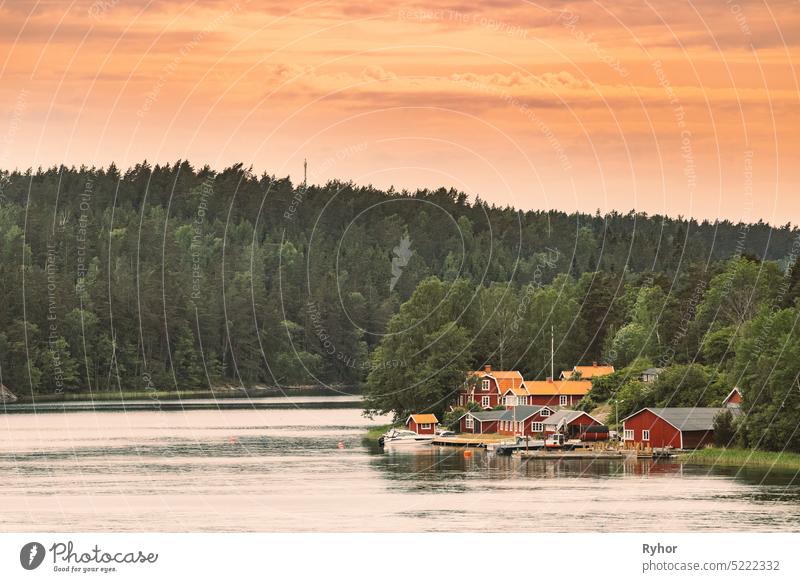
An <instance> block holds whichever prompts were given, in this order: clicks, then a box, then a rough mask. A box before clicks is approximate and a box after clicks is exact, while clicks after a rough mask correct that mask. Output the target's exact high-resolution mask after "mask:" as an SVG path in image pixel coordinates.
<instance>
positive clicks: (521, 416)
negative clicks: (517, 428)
mask: <svg viewBox="0 0 800 582" xmlns="http://www.w3.org/2000/svg"><path fill="white" fill-rule="evenodd" d="M543 408H548V409H549V408H550V407H549V406H515V407H514V408H512V409H511V410H506V411H504V412H505V414H504V415H503V417H502V418H501V419H500V420H516V421H521V420H525V419H526V418H530V417H531V416H533V415H534V414H536V413H537V412H539V411H541V410H542V409H543Z"/></svg>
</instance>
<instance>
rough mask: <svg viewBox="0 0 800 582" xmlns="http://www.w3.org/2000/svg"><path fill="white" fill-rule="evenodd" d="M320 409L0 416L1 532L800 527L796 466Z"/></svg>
mask: <svg viewBox="0 0 800 582" xmlns="http://www.w3.org/2000/svg"><path fill="white" fill-rule="evenodd" d="M339 405H341V403H339ZM322 406H325V405H324V404H323V403H320V407H321V408H318V409H308V408H304V409H294V410H292V409H289V410H283V409H275V410H223V411H217V410H192V411H187V412H155V411H152V412H147V411H137V412H109V411H102V412H70V413H47V414H6V415H2V416H0V435H2V438H0V491H2V505H1V506H0V531H5V532H15V531H167V532H174V531H325V532H327V531H504V532H509V531H510V532H522V531H608V532H616V531H711V530H716V531H798V530H800V477H798V476H797V475H796V474H795V473H794V472H788V473H786V472H775V471H773V472H770V473H766V472H764V471H760V470H750V469H748V470H736V469H723V468H713V469H712V468H707V467H701V466H690V465H681V464H680V463H674V462H657V463H653V462H622V461H603V462H590V461H538V460H531V461H521V460H519V459H517V458H508V457H496V456H493V455H491V454H489V453H486V452H485V451H475V453H474V454H473V455H472V457H471V458H465V457H464V456H463V454H462V452H461V451H460V450H458V449H455V448H441V449H440V448H434V447H430V448H428V449H426V450H423V451H421V452H417V453H414V452H405V453H393V452H382V451H381V450H380V449H379V448H377V446H375V445H374V444H371V443H370V442H368V441H366V440H365V439H364V433H365V431H366V430H367V429H368V428H369V427H370V426H373V425H375V424H384V423H385V422H386V419H376V420H375V421H374V422H373V421H369V420H366V419H364V418H363V417H361V414H360V410H359V409H356V408H350V409H348V408H335V409H328V408H322ZM340 443H341V447H340Z"/></svg>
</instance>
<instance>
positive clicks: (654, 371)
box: [642, 368, 664, 376]
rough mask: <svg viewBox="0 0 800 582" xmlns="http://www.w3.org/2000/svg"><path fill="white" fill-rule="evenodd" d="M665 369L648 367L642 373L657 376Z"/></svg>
mask: <svg viewBox="0 0 800 582" xmlns="http://www.w3.org/2000/svg"><path fill="white" fill-rule="evenodd" d="M663 371H664V368H647V369H646V370H645V371H644V372H642V375H643V376H644V375H645V374H647V375H648V376H657V375H659V374H660V373H661V372H663Z"/></svg>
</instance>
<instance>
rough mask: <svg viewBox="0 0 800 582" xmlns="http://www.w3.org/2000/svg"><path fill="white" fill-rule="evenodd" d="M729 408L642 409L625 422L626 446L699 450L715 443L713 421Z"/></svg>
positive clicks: (623, 428)
mask: <svg viewBox="0 0 800 582" xmlns="http://www.w3.org/2000/svg"><path fill="white" fill-rule="evenodd" d="M726 410H730V411H731V412H734V413H735V412H737V409H730V408H643V409H642V410H640V411H638V412H635V413H633V414H631V415H630V416H628V417H626V418H624V419H623V421H622V434H623V440H624V442H625V444H626V445H630V444H639V445H642V446H645V447H652V448H664V447H673V448H675V449H697V448H700V447H702V446H704V445H707V444H710V443H712V442H713V440H714V419H715V418H716V417H717V415H718V414H719V413H720V412H723V411H726Z"/></svg>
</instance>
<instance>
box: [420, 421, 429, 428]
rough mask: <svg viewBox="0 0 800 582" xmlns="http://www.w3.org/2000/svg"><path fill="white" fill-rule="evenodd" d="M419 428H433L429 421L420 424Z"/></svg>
mask: <svg viewBox="0 0 800 582" xmlns="http://www.w3.org/2000/svg"><path fill="white" fill-rule="evenodd" d="M419 429H420V430H430V429H431V424H430V423H429V422H426V423H425V424H421V425H419Z"/></svg>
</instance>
